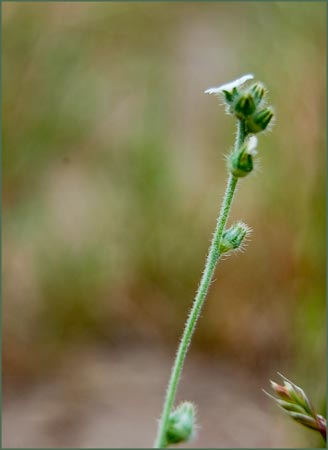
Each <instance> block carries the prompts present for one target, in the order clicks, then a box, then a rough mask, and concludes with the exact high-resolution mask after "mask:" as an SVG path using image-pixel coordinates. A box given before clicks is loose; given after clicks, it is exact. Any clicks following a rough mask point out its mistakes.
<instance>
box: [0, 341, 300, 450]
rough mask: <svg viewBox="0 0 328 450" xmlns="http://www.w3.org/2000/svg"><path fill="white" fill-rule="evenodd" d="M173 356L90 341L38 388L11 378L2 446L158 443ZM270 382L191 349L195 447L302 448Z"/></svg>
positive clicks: (189, 393) (187, 386)
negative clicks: (269, 390) (16, 384)
mask: <svg viewBox="0 0 328 450" xmlns="http://www.w3.org/2000/svg"><path fill="white" fill-rule="evenodd" d="M172 356H173V355H172V354H170V352H167V351H164V350H162V349H160V350H159V349H154V348H148V349H147V348H139V347H136V348H124V349H123V350H122V349H116V350H110V351H109V350H99V349H93V348H91V349H90V348H87V349H85V350H84V351H82V352H81V351H80V352H74V353H73V354H72V355H70V357H69V358H68V360H67V361H66V362H65V363H64V364H62V366H61V367H60V368H59V369H58V371H57V372H56V373H55V374H54V375H53V376H52V377H50V378H48V379H47V380H44V381H43V382H42V383H40V382H38V383H37V384H35V385H34V387H32V386H31V387H30V388H26V387H25V389H24V390H19V391H17V390H14V389H11V388H10V383H9V380H7V382H6V386H5V391H4V402H3V446H4V447H7V448H8V447H19V448H22V447H25V448H26V447H34V448H50V447H59V448H63V447H68V448H70V447H79V448H87V447H89V448H90V447H94V448H96V447H107V448H108V447H110V448H115V447H116V448H128V447H130V448H131V447H132V448H133V447H134V448H140V447H141V448H142V447H151V445H152V442H153V439H154V435H155V433H156V422H157V420H156V419H157V418H158V416H159V414H160V409H161V406H162V400H163V395H164V391H165V387H166V382H167V378H168V375H169V370H170V365H171V363H172ZM266 384H267V378H266V377H265V376H263V375H259V374H257V375H256V374H253V373H250V372H245V370H244V369H243V370H241V369H240V368H239V367H235V366H233V365H232V364H227V363H225V362H222V361H220V360H219V358H216V357H213V358H204V357H203V356H199V355H197V354H193V353H192V352H191V354H190V355H189V359H188V362H187V364H186V366H185V370H184V375H183V383H182V384H181V388H180V391H179V396H178V397H179V399H178V400H187V399H188V400H192V401H194V402H195V403H196V405H197V410H198V423H199V428H198V433H197V437H196V439H195V440H194V442H192V443H191V444H189V447H190V448H199V447H206V448H217V447H228V448H233V447H235V448H236V447H237V448H242V447H243V448H245V447H250V448H256V447H264V448H273V447H276V448H277V447H285V448H286V447H294V448H295V447H302V443H301V435H300V434H299V431H300V430H299V428H298V427H297V425H296V424H293V423H290V421H288V420H286V418H285V417H284V416H283V415H282V414H280V413H279V411H276V409H275V408H274V407H273V405H272V403H271V402H270V401H269V400H268V399H267V398H266V396H265V395H264V394H263V393H262V392H261V388H262V387H263V386H265V385H266ZM186 447H187V446H186Z"/></svg>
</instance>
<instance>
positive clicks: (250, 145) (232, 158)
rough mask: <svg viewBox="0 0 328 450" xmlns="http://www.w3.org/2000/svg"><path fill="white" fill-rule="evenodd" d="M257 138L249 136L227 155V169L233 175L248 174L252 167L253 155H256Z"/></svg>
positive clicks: (238, 176)
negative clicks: (239, 146)
mask: <svg viewBox="0 0 328 450" xmlns="http://www.w3.org/2000/svg"><path fill="white" fill-rule="evenodd" d="M256 145H257V138H256V137H255V136H251V137H250V138H249V139H248V140H247V141H246V142H245V143H244V144H243V145H242V146H241V148H238V149H236V150H234V151H233V152H232V153H231V154H230V155H229V156H228V169H229V171H230V172H231V174H232V175H233V176H234V177H237V178H240V177H245V176H246V175H248V174H249V173H250V172H251V171H252V170H253V167H254V164H253V156H255V155H256V153H257V151H256Z"/></svg>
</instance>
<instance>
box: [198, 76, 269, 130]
mask: <svg viewBox="0 0 328 450" xmlns="http://www.w3.org/2000/svg"><path fill="white" fill-rule="evenodd" d="M253 78H254V77H253V75H250V74H249V75H244V76H243V77H241V78H238V79H237V80H235V81H232V82H230V83H227V84H224V85H222V86H219V87H217V88H210V89H207V90H206V91H205V93H207V94H216V95H218V96H221V97H223V98H224V101H225V104H226V106H227V112H228V113H229V114H233V115H234V116H236V117H237V119H239V120H243V121H244V122H245V129H246V133H247V134H256V133H259V132H261V131H264V130H265V129H266V128H267V127H268V125H269V123H270V122H271V121H272V118H273V115H274V113H273V109H272V107H270V106H269V107H267V106H266V94H267V90H266V88H265V87H264V86H263V84H262V83H254V84H252V85H250V86H246V87H245V86H244V85H245V83H246V82H247V81H249V80H252V79H253Z"/></svg>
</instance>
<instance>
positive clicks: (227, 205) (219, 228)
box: [154, 121, 246, 448]
mask: <svg viewBox="0 0 328 450" xmlns="http://www.w3.org/2000/svg"><path fill="white" fill-rule="evenodd" d="M245 136H246V132H245V125H244V122H242V121H238V128H237V137H236V143H235V147H236V148H239V147H240V146H241V145H242V144H243V142H244V140H245ZM237 181H238V178H236V177H234V176H233V175H231V174H230V175H229V178H228V182H227V187H226V191H225V194H224V198H223V201H222V206H221V210H220V214H219V217H218V219H217V223H216V228H215V231H214V234H213V238H212V241H211V245H210V248H209V252H208V256H207V259H206V264H205V269H204V272H203V275H202V278H201V281H200V284H199V287H198V290H197V293H196V296H195V299H194V303H193V305H192V308H191V311H190V313H189V316H188V319H187V322H186V324H185V328H184V332H183V335H182V338H181V341H180V345H179V348H178V351H177V354H176V358H175V361H174V365H173V367H172V372H171V377H170V381H169V384H168V388H167V391H166V398H165V402H164V407H163V412H162V417H161V420H160V424H159V427H158V434H157V438H156V441H155V444H154V448H165V447H166V430H167V426H168V421H169V416H170V413H171V410H172V407H173V404H174V399H175V395H176V391H177V387H178V384H179V381H180V377H181V373H182V369H183V364H184V361H185V358H186V355H187V351H188V348H189V345H190V342H191V338H192V335H193V333H194V331H195V328H196V324H197V321H198V319H199V316H200V313H201V310H202V307H203V304H204V302H205V298H206V295H207V292H208V289H209V287H210V284H211V282H212V278H213V275H214V272H215V268H216V265H217V262H218V261H219V259H220V242H221V238H222V234H223V232H224V229H225V226H226V223H227V220H228V217H229V213H230V209H231V205H232V200H233V197H234V193H235V190H236V185H237Z"/></svg>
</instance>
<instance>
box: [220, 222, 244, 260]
mask: <svg viewBox="0 0 328 450" xmlns="http://www.w3.org/2000/svg"><path fill="white" fill-rule="evenodd" d="M250 232H251V229H250V228H249V227H248V226H247V225H246V224H245V223H243V222H237V223H236V224H234V225H232V226H231V227H230V228H229V229H228V230H225V231H224V233H223V235H222V239H221V242H220V254H223V253H229V252H231V251H233V250H237V249H238V248H241V247H242V245H243V242H244V241H245V239H246V237H247V236H249V235H250Z"/></svg>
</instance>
